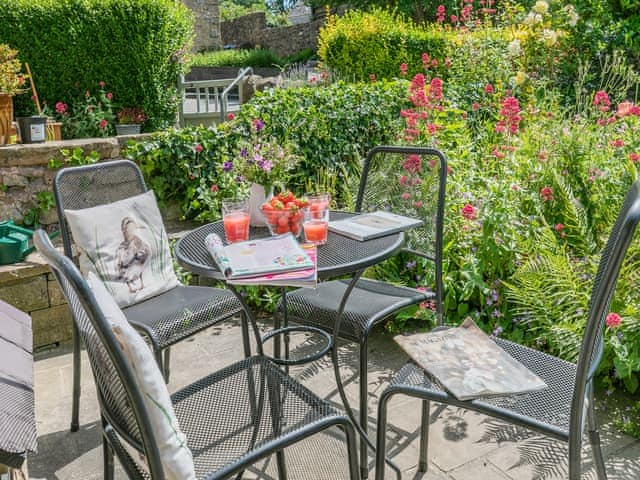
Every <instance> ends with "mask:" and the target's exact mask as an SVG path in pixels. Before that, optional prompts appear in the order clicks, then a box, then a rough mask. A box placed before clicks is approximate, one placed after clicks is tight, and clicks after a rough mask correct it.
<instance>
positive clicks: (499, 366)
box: [394, 318, 547, 400]
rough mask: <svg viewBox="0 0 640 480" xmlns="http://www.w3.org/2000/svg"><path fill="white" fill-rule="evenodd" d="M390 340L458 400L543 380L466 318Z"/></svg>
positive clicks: (535, 386)
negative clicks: (457, 325)
mask: <svg viewBox="0 0 640 480" xmlns="http://www.w3.org/2000/svg"><path fill="white" fill-rule="evenodd" d="M394 340H395V341H396V342H397V343H398V344H399V345H400V346H401V347H402V348H403V349H404V350H405V352H407V353H408V354H409V356H410V357H411V358H412V359H413V360H414V361H415V362H416V363H417V364H418V365H420V366H421V367H422V368H424V369H425V370H426V371H427V372H428V373H430V374H431V375H433V376H434V377H435V378H436V379H437V380H438V381H439V382H440V383H441V384H442V385H443V386H444V387H445V388H446V389H447V390H448V391H449V392H451V394H453V395H454V396H455V397H456V398H458V399H459V400H469V399H472V398H476V397H487V396H503V395H515V394H518V393H525V392H531V391H535V390H541V389H543V388H545V387H546V386H547V385H546V384H545V383H544V381H543V380H542V379H541V378H540V377H538V376H537V375H536V374H534V373H533V372H532V371H530V370H529V369H527V368H526V367H525V366H524V365H522V364H521V363H520V362H518V361H517V360H516V359H514V358H513V357H512V356H511V355H509V354H508V353H507V352H505V351H504V350H503V349H502V348H500V347H499V346H498V345H497V344H496V343H495V342H494V341H493V340H491V339H490V338H489V337H488V336H487V335H486V334H485V333H484V332H483V331H482V330H480V328H478V326H477V325H476V324H475V323H474V322H473V320H471V319H470V318H467V319H466V320H465V321H464V322H463V323H462V325H460V326H459V327H457V328H448V329H445V330H437V331H433V332H429V333H417V334H414V335H406V336H405V335H398V336H396V337H394Z"/></svg>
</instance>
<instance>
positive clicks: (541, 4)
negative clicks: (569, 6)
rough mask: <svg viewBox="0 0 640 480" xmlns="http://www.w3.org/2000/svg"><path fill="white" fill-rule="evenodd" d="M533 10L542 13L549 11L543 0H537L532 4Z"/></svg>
mask: <svg viewBox="0 0 640 480" xmlns="http://www.w3.org/2000/svg"><path fill="white" fill-rule="evenodd" d="M533 11H534V12H536V13H541V14H543V15H544V14H545V13H547V12H548V11H549V4H548V3H547V2H545V1H544V0H538V1H537V2H536V4H535V5H534V6H533Z"/></svg>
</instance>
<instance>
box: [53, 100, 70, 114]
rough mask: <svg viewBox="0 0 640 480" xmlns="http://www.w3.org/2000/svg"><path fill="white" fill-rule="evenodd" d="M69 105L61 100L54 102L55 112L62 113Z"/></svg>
mask: <svg viewBox="0 0 640 480" xmlns="http://www.w3.org/2000/svg"><path fill="white" fill-rule="evenodd" d="M68 108H69V107H68V106H67V104H66V103H62V102H57V103H56V112H58V113H64V112H66V111H67V109H68Z"/></svg>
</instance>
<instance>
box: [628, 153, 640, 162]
mask: <svg viewBox="0 0 640 480" xmlns="http://www.w3.org/2000/svg"><path fill="white" fill-rule="evenodd" d="M629 160H631V161H632V162H633V163H636V162H637V161H638V160H640V154H638V153H636V152H632V153H630V154H629Z"/></svg>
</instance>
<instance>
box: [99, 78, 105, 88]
mask: <svg viewBox="0 0 640 480" xmlns="http://www.w3.org/2000/svg"><path fill="white" fill-rule="evenodd" d="M98 85H100V88H104V86H105V85H106V83H104V82H103V81H102V80H100V81H99V82H98Z"/></svg>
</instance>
